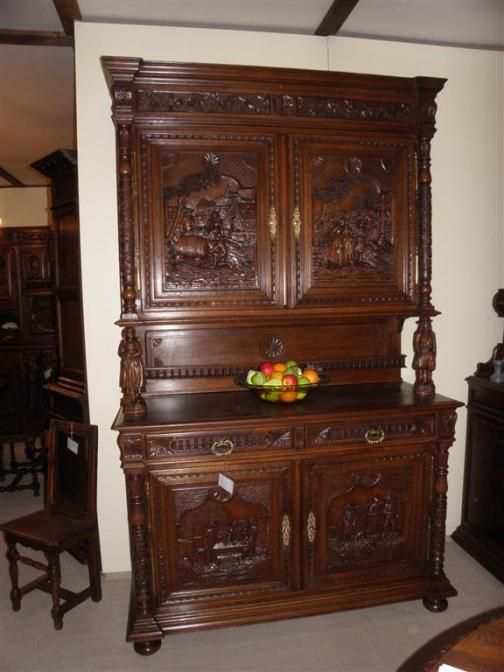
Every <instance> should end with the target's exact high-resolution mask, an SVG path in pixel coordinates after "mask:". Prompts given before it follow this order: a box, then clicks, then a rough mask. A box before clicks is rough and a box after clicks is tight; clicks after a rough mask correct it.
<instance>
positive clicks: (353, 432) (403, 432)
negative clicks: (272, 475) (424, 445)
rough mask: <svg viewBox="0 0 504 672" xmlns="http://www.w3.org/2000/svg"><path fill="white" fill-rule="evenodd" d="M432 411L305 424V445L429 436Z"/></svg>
mask: <svg viewBox="0 0 504 672" xmlns="http://www.w3.org/2000/svg"><path fill="white" fill-rule="evenodd" d="M435 419H436V417H435V415H434V414H430V415H426V414H418V415H413V416H408V417H407V418H405V417H404V416H403V417H400V416H376V417H370V418H366V419H365V418H362V419H356V420H354V421H347V422H344V423H336V422H334V423H326V424H317V425H311V426H307V428H306V446H307V447H310V446H324V445H330V444H338V443H366V444H370V445H373V444H380V443H383V442H384V441H389V440H404V439H408V440H409V439H415V438H422V439H425V438H428V437H433V436H434V434H435V431H436V422H435Z"/></svg>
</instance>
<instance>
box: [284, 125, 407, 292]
mask: <svg viewBox="0 0 504 672" xmlns="http://www.w3.org/2000/svg"><path fill="white" fill-rule="evenodd" d="M292 151H293V154H294V159H293V163H294V166H295V168H296V174H295V182H294V185H295V186H294V191H295V193H294V201H295V203H296V207H299V211H300V212H299V215H300V222H299V225H298V229H297V230H295V231H294V236H295V245H296V264H297V266H298V267H299V268H297V269H296V278H297V287H296V297H297V301H298V303H299V304H300V305H307V304H310V303H313V304H315V305H321V304H322V305H325V304H343V305H344V304H352V303H355V302H356V301H358V302H361V303H371V304H373V303H382V304H390V303H412V302H413V299H414V296H413V292H414V281H413V278H414V268H413V256H412V255H411V254H408V250H412V249H414V245H415V233H414V207H413V202H414V201H413V199H414V193H413V192H412V191H411V188H410V187H409V186H408V185H409V184H410V179H409V176H410V175H411V173H412V171H413V160H414V152H413V147H412V144H411V143H409V142H406V141H404V142H398V141H397V140H390V141H386V140H381V141H379V142H377V141H376V140H375V139H370V138H359V139H348V138H342V137H335V138H331V137H320V136H314V137H307V136H304V137H296V138H294V140H293V146H292Z"/></svg>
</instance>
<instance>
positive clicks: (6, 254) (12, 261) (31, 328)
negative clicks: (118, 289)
mask: <svg viewBox="0 0 504 672" xmlns="http://www.w3.org/2000/svg"><path fill="white" fill-rule="evenodd" d="M52 245H53V232H52V229H51V228H50V227H45V226H40V227H35V226H33V227H32V226H26V227H1V228H0V376H1V378H2V379H3V384H2V389H1V391H0V415H1V416H2V418H12V417H13V416H14V415H19V414H22V413H23V412H25V413H26V417H28V415H29V407H30V404H31V403H32V402H33V399H32V398H31V396H32V395H33V394H35V390H36V388H41V384H42V383H43V382H44V381H46V382H47V381H48V380H50V379H51V377H52V375H53V372H54V371H56V369H57V323H56V306H55V297H54V292H53V275H54V271H53V263H52V259H53V247H52ZM41 401H42V400H41V399H38V403H40V402H41Z"/></svg>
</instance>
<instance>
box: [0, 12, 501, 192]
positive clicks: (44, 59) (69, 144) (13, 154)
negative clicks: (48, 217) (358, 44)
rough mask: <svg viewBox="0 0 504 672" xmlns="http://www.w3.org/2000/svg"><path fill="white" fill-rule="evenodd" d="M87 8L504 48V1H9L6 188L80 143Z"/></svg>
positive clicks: (4, 79)
mask: <svg viewBox="0 0 504 672" xmlns="http://www.w3.org/2000/svg"><path fill="white" fill-rule="evenodd" d="M79 17H80V20H82V21H87V22H107V23H137V24H148V25H169V26H191V27H200V28H223V29H234V30H260V31H273V32H282V33H302V34H312V35H313V34H319V35H335V34H338V35H340V36H352V37H365V38H370V39H385V40H398V41H408V42H416V43H424V44H440V45H447V46H462V47H469V48H475V49H499V50H504V0H141V1H137V0H0V187H13V186H15V187H21V186H34V185H43V184H47V180H46V178H45V177H43V176H42V175H40V174H39V173H37V172H36V171H34V170H33V169H32V168H30V164H31V163H32V162H33V161H35V160H37V159H39V158H42V157H43V156H45V155H47V154H49V153H51V152H52V151H54V150H56V149H60V148H65V149H71V148H74V147H75V140H74V136H75V133H74V125H75V122H74V111H73V108H74V80H73V48H72V44H73V19H75V18H79ZM55 45H58V46H55ZM20 84H22V85H20ZM13 91H15V92H16V95H12V92H13Z"/></svg>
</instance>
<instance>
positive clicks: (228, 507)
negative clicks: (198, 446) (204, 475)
mask: <svg viewBox="0 0 504 672" xmlns="http://www.w3.org/2000/svg"><path fill="white" fill-rule="evenodd" d="M267 537H268V515H267V509H266V508H265V507H264V506H263V505H261V504H253V503H251V502H248V501H245V500H244V499H242V498H241V497H240V495H239V494H234V495H232V496H231V495H229V494H228V493H227V492H225V491H223V490H222V489H220V488H217V489H215V490H211V491H209V492H208V494H207V498H206V500H205V501H204V502H203V503H202V504H201V505H200V506H198V507H197V508H193V509H191V510H186V511H184V513H182V515H181V516H180V520H179V522H178V524H177V544H178V560H177V565H178V570H179V572H180V573H181V578H182V582H183V583H184V584H185V585H191V584H194V583H195V582H197V583H200V582H201V581H202V580H203V581H212V582H214V581H215V580H223V581H226V580H227V581H229V579H230V578H234V579H237V580H239V579H242V580H243V579H251V578H259V577H261V576H264V575H266V572H267V571H268V569H269V565H270V561H271V558H270V557H269V554H268V551H267V541H268V539H267Z"/></svg>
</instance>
